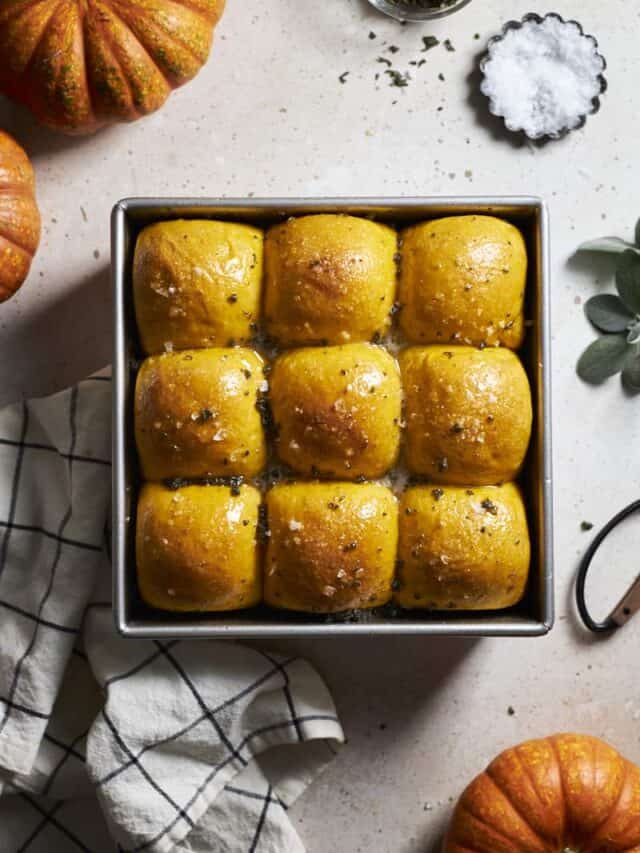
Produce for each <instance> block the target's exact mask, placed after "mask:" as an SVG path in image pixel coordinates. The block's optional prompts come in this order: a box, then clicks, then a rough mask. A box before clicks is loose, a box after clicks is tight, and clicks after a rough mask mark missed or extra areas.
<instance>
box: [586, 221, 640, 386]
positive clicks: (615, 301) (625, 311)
mask: <svg viewBox="0 0 640 853" xmlns="http://www.w3.org/2000/svg"><path fill="white" fill-rule="evenodd" d="M578 251H581V252H606V253H610V254H612V255H615V256H617V260H616V289H617V291H618V292H617V294H616V293H600V294H598V295H597V296H592V297H591V299H589V300H587V302H586V303H585V306H584V310H585V314H586V315H587V317H588V319H589V320H590V321H591V323H592V324H593V325H594V326H595V327H596V329H598V330H599V331H600V332H603V333H604V334H603V335H602V337H600V338H598V339H597V340H595V341H593V343H591V344H589V346H588V347H587V348H586V350H585V351H584V352H583V353H582V355H581V356H580V359H579V361H578V365H577V368H576V370H577V373H578V376H579V377H580V378H581V379H582V380H584V381H585V382H589V383H592V384H600V383H601V382H604V380H605V379H608V378H609V377H610V376H614V375H615V374H616V373H621V374H622V384H623V386H624V387H625V388H626V389H627V391H629V392H631V393H634V394H637V393H640V221H638V224H637V225H636V231H635V242H634V243H628V242H627V241H626V240H621V239H620V238H618V237H603V238H601V239H599V240H592V241H590V242H587V243H583V244H582V245H581V246H579V247H578Z"/></svg>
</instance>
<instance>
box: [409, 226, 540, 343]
mask: <svg viewBox="0 0 640 853" xmlns="http://www.w3.org/2000/svg"><path fill="white" fill-rule="evenodd" d="M526 279H527V250H526V246H525V243H524V239H523V237H522V234H521V233H520V231H518V229H517V228H516V227H515V226H513V225H511V224H510V223H508V222H505V221H504V220H503V219H496V218H495V217H493V216H452V217H447V218H446V219H436V220H434V221H432V222H422V223H420V224H419V225H414V226H413V227H411V228H408V229H406V231H404V232H403V233H402V235H401V262H400V287H399V300H400V304H401V313H400V326H401V328H402V331H403V332H404V334H405V335H406V337H407V339H408V340H409V341H411V342H413V343H422V344H438V343H449V342H453V343H460V344H473V345H476V346H478V345H482V344H484V345H487V346H497V345H498V344H500V345H502V346H506V347H510V348H511V349H517V348H518V347H519V346H520V345H521V343H522V340H523V337H524V293H525V287H526Z"/></svg>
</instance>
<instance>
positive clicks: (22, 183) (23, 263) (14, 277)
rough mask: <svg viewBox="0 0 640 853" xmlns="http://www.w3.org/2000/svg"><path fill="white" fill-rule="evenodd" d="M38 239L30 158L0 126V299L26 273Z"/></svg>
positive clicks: (3, 299) (5, 295)
mask: <svg viewBox="0 0 640 853" xmlns="http://www.w3.org/2000/svg"><path fill="white" fill-rule="evenodd" d="M39 242H40V213H39V211H38V205H37V204H36V198H35V179H34V176H33V169H32V167H31V163H30V162H29V158H28V157H27V155H26V154H25V153H24V151H23V150H22V148H21V147H20V146H19V145H18V143H17V142H16V141H15V140H14V139H12V138H11V137H10V136H9V134H8V133H3V131H1V130H0V302H4V301H5V299H8V298H9V297H10V296H13V294H14V293H15V292H16V290H17V289H18V288H19V287H20V285H21V284H22V282H23V281H24V280H25V278H26V277H27V274H28V272H29V267H30V266H31V261H32V260H33V256H34V254H35V251H36V249H37V248H38V243H39Z"/></svg>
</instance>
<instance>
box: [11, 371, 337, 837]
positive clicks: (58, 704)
mask: <svg viewBox="0 0 640 853" xmlns="http://www.w3.org/2000/svg"><path fill="white" fill-rule="evenodd" d="M110 411H111V381H110V377H109V376H108V375H104V374H102V375H96V376H93V377H91V378H90V379H88V380H86V381H85V382H81V383H80V384H79V385H77V386H76V387H74V388H72V389H69V390H67V391H64V392H62V393H60V394H56V395H54V396H52V397H49V398H46V399H42V400H33V401H29V402H25V403H22V404H19V405H15V406H10V407H8V408H6V409H4V410H3V411H1V412H0V795H1V796H0V851H2V853H14V851H15V853H17V852H18V851H30V853H40V851H42V853H44V851H46V853H51V851H54V853H58V851H60V853H66V851H78V850H84V851H88V853H102V851H105V853H106V851H110V853H113V850H114V844H116V843H117V849H118V850H121V851H149V853H168V851H184V853H186V851H190V852H191V853H205V851H206V853H210V851H215V853H218V851H220V853H223V851H229V853H249V851H256V853H267V851H268V853H278V851H286V853H303V851H304V847H303V845H302V842H301V841H300V838H299V837H298V835H297V834H296V832H295V830H294V828H293V826H292V824H291V822H290V821H289V819H288V817H287V808H288V806H289V805H290V804H291V803H292V802H293V801H294V800H295V798H296V797H297V796H298V795H299V794H300V793H301V792H302V791H303V790H304V789H305V788H306V787H307V786H308V785H309V783H310V782H311V781H312V780H313V778H314V777H315V776H316V775H317V774H318V773H319V772H320V771H321V770H322V769H323V768H324V766H325V765H326V764H327V763H328V761H330V760H331V758H332V757H333V755H334V754H335V752H336V749H337V747H338V745H339V744H340V743H341V742H342V741H343V740H344V736H343V732H342V729H341V726H340V723H339V721H338V719H337V716H336V712H335V708H334V705H333V701H332V699H331V697H330V695H329V693H328V691H327V688H326V687H325V685H324V683H323V681H322V680H321V678H320V677H319V676H318V674H317V673H316V672H315V671H314V670H313V669H312V668H311V667H310V666H309V665H308V664H307V663H305V662H304V661H301V660H297V659H295V658H281V657H277V656H275V655H272V654H267V653H265V652H261V651H257V650H255V649H250V648H245V647H243V646H240V645H236V644H233V643H229V642H197V643H196V642H186V641H180V642H178V641H176V642H168V641H165V642H156V641H140V640H125V639H123V638H121V637H119V636H118V635H117V634H116V632H115V628H114V625H113V617H112V614H111V602H110V577H111V569H110V565H109V561H108V558H107V556H106V551H105V547H104V545H105V535H104V531H105V522H106V520H107V517H108V511H109V495H110V461H109V460H110V435H109V433H110V430H109V425H110Z"/></svg>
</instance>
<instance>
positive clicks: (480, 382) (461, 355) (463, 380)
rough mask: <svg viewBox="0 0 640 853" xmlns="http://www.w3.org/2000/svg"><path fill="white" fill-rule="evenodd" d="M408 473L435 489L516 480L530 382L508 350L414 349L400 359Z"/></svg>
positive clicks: (525, 441) (528, 418)
mask: <svg viewBox="0 0 640 853" xmlns="http://www.w3.org/2000/svg"><path fill="white" fill-rule="evenodd" d="M400 367H401V371H402V379H403V387H404V394H405V418H406V425H407V426H406V448H405V449H406V461H407V466H408V468H409V470H410V471H411V472H412V473H414V474H421V475H423V476H426V477H428V478H429V479H430V480H432V481H433V482H436V483H448V484H453V485H455V484H458V485H479V486H481V485H489V484H491V483H501V482H505V481H509V480H513V479H514V478H515V477H516V475H517V474H518V472H519V470H520V468H521V466H522V463H523V461H524V458H525V455H526V452H527V448H528V446H529V439H530V437H531V424H532V418H533V411H532V404H531V390H530V388H529V380H528V378H527V374H526V373H525V370H524V367H523V366H522V364H521V362H520V360H519V359H518V357H517V356H516V355H515V353H513V352H511V351H510V350H508V349H503V348H491V349H484V350H480V349H475V348H474V347H455V346H448V347H447V346H431V347H409V349H406V350H405V351H404V352H403V353H402V354H401V356H400Z"/></svg>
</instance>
